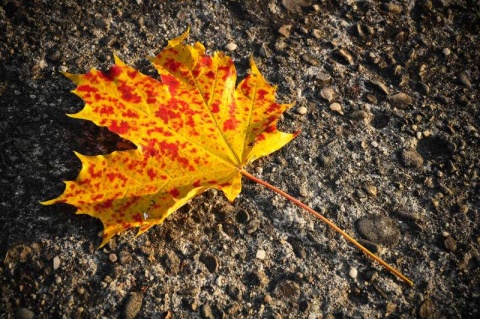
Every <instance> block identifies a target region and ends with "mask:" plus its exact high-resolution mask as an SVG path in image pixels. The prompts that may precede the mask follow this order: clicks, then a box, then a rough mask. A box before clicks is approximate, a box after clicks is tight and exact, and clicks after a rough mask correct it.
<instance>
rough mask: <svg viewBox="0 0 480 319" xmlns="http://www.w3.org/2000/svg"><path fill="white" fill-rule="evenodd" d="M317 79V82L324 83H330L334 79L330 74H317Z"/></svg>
mask: <svg viewBox="0 0 480 319" xmlns="http://www.w3.org/2000/svg"><path fill="white" fill-rule="evenodd" d="M315 77H316V78H317V80H319V81H322V82H328V81H330V80H331V79H332V77H331V76H330V74H328V73H323V72H319V73H317V75H316V76H315Z"/></svg>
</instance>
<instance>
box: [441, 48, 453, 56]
mask: <svg viewBox="0 0 480 319" xmlns="http://www.w3.org/2000/svg"><path fill="white" fill-rule="evenodd" d="M442 53H443V55H444V56H446V57H447V56H449V55H450V53H452V51H450V49H449V48H445V49H443V50H442Z"/></svg>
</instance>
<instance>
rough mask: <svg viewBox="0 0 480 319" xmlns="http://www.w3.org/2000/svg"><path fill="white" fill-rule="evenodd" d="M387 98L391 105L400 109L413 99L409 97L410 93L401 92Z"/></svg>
mask: <svg viewBox="0 0 480 319" xmlns="http://www.w3.org/2000/svg"><path fill="white" fill-rule="evenodd" d="M389 99H390V102H391V103H392V105H393V106H396V107H398V108H401V109H404V108H405V107H407V106H408V105H410V104H412V103H413V99H412V98H411V97H410V95H408V94H405V93H403V92H398V93H395V94H393V95H392V96H390V98H389Z"/></svg>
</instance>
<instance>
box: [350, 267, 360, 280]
mask: <svg viewBox="0 0 480 319" xmlns="http://www.w3.org/2000/svg"><path fill="white" fill-rule="evenodd" d="M348 275H349V276H350V277H351V278H353V279H355V278H357V276H358V270H357V268H355V267H352V268H350V271H349V272H348Z"/></svg>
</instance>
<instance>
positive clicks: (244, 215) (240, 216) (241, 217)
mask: <svg viewBox="0 0 480 319" xmlns="http://www.w3.org/2000/svg"><path fill="white" fill-rule="evenodd" d="M235 218H236V220H237V222H238V223H240V224H245V223H246V222H248V220H249V219H250V215H249V214H248V212H247V211H246V210H244V209H240V210H239V211H238V213H237V216H235Z"/></svg>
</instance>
